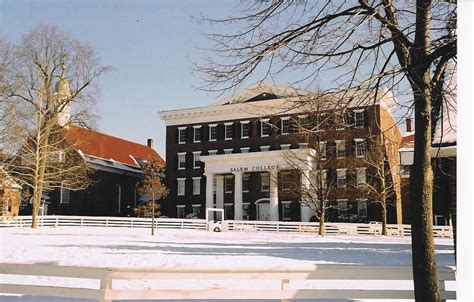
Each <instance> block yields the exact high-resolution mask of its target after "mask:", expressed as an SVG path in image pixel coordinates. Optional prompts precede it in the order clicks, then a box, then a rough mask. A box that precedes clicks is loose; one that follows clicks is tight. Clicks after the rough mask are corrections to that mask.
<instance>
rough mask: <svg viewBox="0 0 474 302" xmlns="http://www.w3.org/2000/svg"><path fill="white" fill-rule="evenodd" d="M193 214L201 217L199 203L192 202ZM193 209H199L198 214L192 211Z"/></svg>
mask: <svg viewBox="0 0 474 302" xmlns="http://www.w3.org/2000/svg"><path fill="white" fill-rule="evenodd" d="M192 207H193V215H195V216H198V217H201V214H202V211H201V205H200V204H193V205H192ZM194 209H199V214H198V213H196V212H195V211H194Z"/></svg>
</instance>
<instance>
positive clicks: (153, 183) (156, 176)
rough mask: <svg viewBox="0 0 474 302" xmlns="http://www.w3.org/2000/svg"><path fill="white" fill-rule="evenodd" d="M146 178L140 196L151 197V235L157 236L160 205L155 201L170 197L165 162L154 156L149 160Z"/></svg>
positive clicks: (140, 189)
mask: <svg viewBox="0 0 474 302" xmlns="http://www.w3.org/2000/svg"><path fill="white" fill-rule="evenodd" d="M144 174H145V175H144V177H143V179H142V181H141V185H140V187H139V189H138V190H139V192H140V194H143V195H146V196H151V204H150V205H149V208H151V234H152V235H154V234H155V209H157V208H158V205H157V204H156V203H155V201H157V200H160V199H162V198H164V197H166V196H167V195H168V189H167V188H166V186H165V184H164V175H165V174H164V166H163V160H162V159H161V158H160V157H159V156H157V155H154V156H152V157H151V158H149V159H148V161H147V163H146V166H145V169H144Z"/></svg>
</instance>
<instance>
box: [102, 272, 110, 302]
mask: <svg viewBox="0 0 474 302" xmlns="http://www.w3.org/2000/svg"><path fill="white" fill-rule="evenodd" d="M110 289H112V279H110V276H109V272H108V269H106V272H105V275H104V276H102V278H101V279H100V292H101V296H102V298H101V299H100V302H111V300H109V299H107V291H108V290H110Z"/></svg>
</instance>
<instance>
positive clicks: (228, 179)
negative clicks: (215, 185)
mask: <svg viewBox="0 0 474 302" xmlns="http://www.w3.org/2000/svg"><path fill="white" fill-rule="evenodd" d="M229 183H230V186H231V188H232V189H230V190H227V184H229ZM233 189H234V177H233V176H232V175H226V176H224V193H232V192H234V190H233Z"/></svg>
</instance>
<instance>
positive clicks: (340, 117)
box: [334, 112, 346, 130]
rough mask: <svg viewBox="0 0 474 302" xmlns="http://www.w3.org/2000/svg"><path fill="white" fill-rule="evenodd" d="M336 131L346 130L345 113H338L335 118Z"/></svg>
mask: <svg viewBox="0 0 474 302" xmlns="http://www.w3.org/2000/svg"><path fill="white" fill-rule="evenodd" d="M334 124H335V126H336V130H344V128H345V126H346V121H345V115H344V113H343V112H337V113H336V114H335V116H334Z"/></svg>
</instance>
